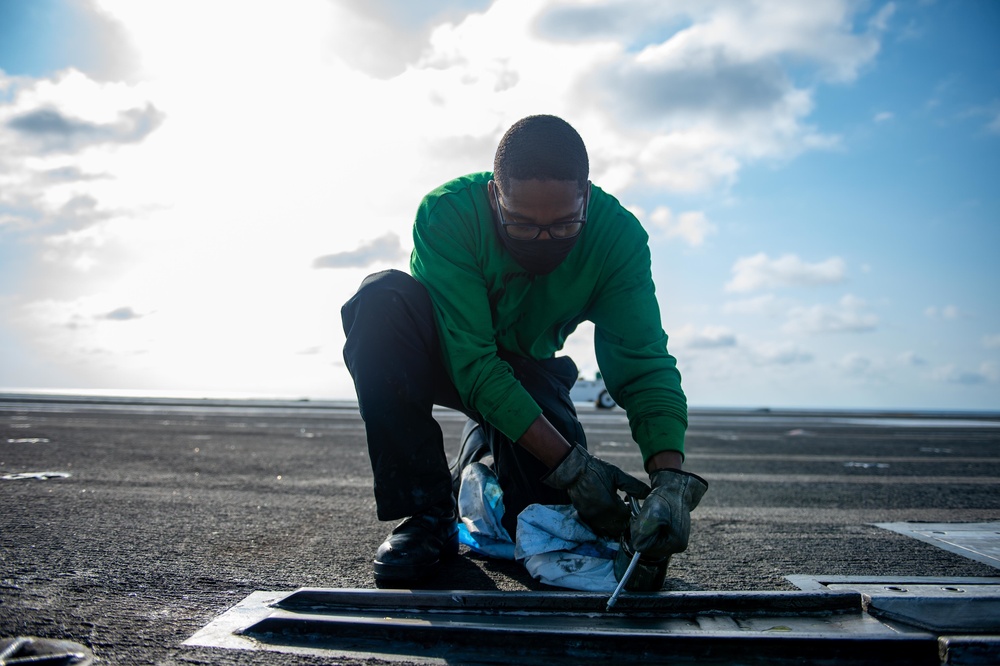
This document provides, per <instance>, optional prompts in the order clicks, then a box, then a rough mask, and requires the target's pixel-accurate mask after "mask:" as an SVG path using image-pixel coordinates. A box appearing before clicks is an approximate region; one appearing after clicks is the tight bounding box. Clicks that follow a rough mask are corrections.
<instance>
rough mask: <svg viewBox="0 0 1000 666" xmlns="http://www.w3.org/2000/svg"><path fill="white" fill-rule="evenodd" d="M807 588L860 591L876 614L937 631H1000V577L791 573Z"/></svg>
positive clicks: (957, 632)
mask: <svg viewBox="0 0 1000 666" xmlns="http://www.w3.org/2000/svg"><path fill="white" fill-rule="evenodd" d="M787 579H788V580H789V581H790V582H791V583H793V584H794V585H795V586H797V587H798V588H799V589H802V590H823V589H825V590H830V591H839V592H843V591H855V592H858V593H860V594H862V595H863V596H864V599H865V605H866V608H867V610H868V612H869V613H871V614H872V615H874V616H876V617H879V618H882V619H885V620H891V621H895V622H903V623H905V624H907V625H910V626H913V627H917V628H920V629H924V630H927V631H932V632H935V633H938V634H996V633H1000V577H988V578H969V577H962V578H958V577H939V578H935V577H929V576H910V577H901V576H891V577H885V576H857V577H851V576H826V577H816V576H788V577H787Z"/></svg>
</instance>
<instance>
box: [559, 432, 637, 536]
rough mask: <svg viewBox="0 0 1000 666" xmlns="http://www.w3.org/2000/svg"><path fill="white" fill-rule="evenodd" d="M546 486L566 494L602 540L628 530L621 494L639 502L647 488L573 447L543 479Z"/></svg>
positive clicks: (627, 512) (628, 475)
mask: <svg viewBox="0 0 1000 666" xmlns="http://www.w3.org/2000/svg"><path fill="white" fill-rule="evenodd" d="M542 481H543V482H544V483H545V485H547V486H550V487H552V488H558V489H560V490H565V491H566V492H567V493H569V499H570V501H571V502H573V506H574V507H576V511H577V513H579V514H580V518H582V519H583V521H584V522H585V523H587V525H589V526H590V528H591V529H593V530H594V532H596V533H597V534H600V535H602V536H608V537H614V538H617V537H618V536H620V535H621V533H622V532H624V531H625V529H626V528H627V527H628V521H629V516H630V513H629V510H628V507H627V506H626V505H625V502H624V501H622V498H621V497H620V496H619V495H618V491H619V490H622V491H624V492H626V493H628V494H629V495H632V496H633V497H638V498H639V499H642V498H643V497H645V496H646V495H648V494H649V486H647V485H646V484H645V483H643V482H642V481H640V480H639V479H637V478H635V477H634V476H632V475H630V474H626V473H625V472H623V471H622V470H620V469H618V468H617V467H615V466H614V465H612V464H611V463H607V462H604V461H603V460H601V459H600V458H595V457H594V456H592V455H591V454H590V453H589V452H588V451H587V449H585V448H583V447H582V446H580V445H576V446H574V447H573V448H572V450H571V451H570V452H569V455H568V456H566V458H565V459H564V460H563V461H562V462H561V463H559V465H558V466H556V468H555V469H553V470H552V471H551V472H549V473H548V474H547V475H546V476H545V478H543V479H542Z"/></svg>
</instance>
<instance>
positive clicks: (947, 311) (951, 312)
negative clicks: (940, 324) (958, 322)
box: [924, 305, 962, 320]
mask: <svg viewBox="0 0 1000 666" xmlns="http://www.w3.org/2000/svg"><path fill="white" fill-rule="evenodd" d="M924 316H925V317H927V318H928V319H948V320H953V319H958V318H959V317H961V316H962V312H961V311H960V310H959V309H958V306H956V305H945V306H944V307H941V308H938V307H935V306H930V307H927V308H926V309H925V310H924Z"/></svg>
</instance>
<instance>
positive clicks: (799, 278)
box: [726, 252, 846, 292]
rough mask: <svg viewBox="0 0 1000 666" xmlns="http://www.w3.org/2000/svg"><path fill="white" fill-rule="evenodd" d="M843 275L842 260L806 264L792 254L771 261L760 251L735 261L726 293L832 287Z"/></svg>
mask: <svg viewBox="0 0 1000 666" xmlns="http://www.w3.org/2000/svg"><path fill="white" fill-rule="evenodd" d="M845 272H846V269H845V265H844V260H843V259H841V258H840V257H830V258H829V259H826V260H824V261H821V262H817V263H808V262H806V261H803V260H802V259H799V257H798V256H796V255H794V254H786V255H783V256H781V257H778V258H777V259H771V258H770V257H769V256H768V255H767V254H765V253H763V252H761V253H758V254H755V255H753V256H750V257H742V258H740V259H737V260H736V263H734V264H733V267H732V273H733V278H732V280H730V281H729V282H728V283H726V291H732V292H747V291H757V290H760V289H773V288H775V287H797V286H814V285H822V284H836V283H838V282H841V281H843V280H844V277H845Z"/></svg>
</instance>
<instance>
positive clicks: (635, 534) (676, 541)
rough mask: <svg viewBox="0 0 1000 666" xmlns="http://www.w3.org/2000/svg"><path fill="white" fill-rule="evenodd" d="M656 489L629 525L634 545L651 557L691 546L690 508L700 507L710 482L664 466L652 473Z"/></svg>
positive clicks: (636, 549)
mask: <svg viewBox="0 0 1000 666" xmlns="http://www.w3.org/2000/svg"><path fill="white" fill-rule="evenodd" d="M649 478H650V481H652V484H653V492H651V493H650V494H649V497H647V498H646V501H645V502H643V505H642V509H641V510H640V511H639V515H638V516H636V517H635V518H632V521H631V523H630V525H629V528H630V530H631V536H632V548H634V549H635V551H636V552H639V553H642V554H643V555H644V556H646V557H650V558H656V559H659V558H662V557H666V556H668V555H672V554H674V553H680V552H682V551H684V549H686V548H687V546H688V537H689V536H690V534H691V511H693V510H694V508H695V507H696V506H698V502H700V501H701V498H702V496H703V495H704V494H705V491H707V490H708V483H707V482H706V481H705V480H704V479H702V478H701V477H700V476H698V475H696V474H691V473H690V472H682V471H681V470H679V469H661V470H658V471H656V472H653V473H652V474H650V475H649Z"/></svg>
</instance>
